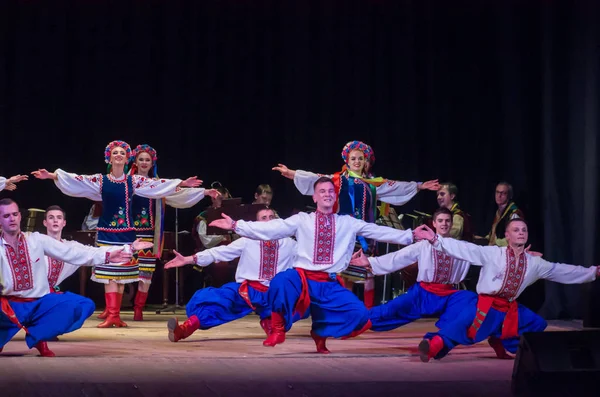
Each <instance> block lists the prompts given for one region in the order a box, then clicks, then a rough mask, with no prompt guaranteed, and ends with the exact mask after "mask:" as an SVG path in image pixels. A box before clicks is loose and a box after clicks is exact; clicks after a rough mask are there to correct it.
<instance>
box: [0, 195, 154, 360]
mask: <svg viewBox="0 0 600 397" xmlns="http://www.w3.org/2000/svg"><path fill="white" fill-rule="evenodd" d="M0 226H1V228H2V232H1V233H0V294H1V295H0V303H1V309H0V310H1V311H0V351H2V348H3V347H4V345H5V344H6V343H7V342H8V341H9V340H10V339H12V337H13V336H14V335H15V334H16V333H17V332H19V330H20V329H23V330H24V331H25V332H26V336H25V341H26V342H27V346H29V348H33V347H35V348H36V349H37V350H38V351H39V352H40V355H42V356H44V357H54V353H53V352H52V351H51V350H50V349H49V348H48V344H47V341H49V340H53V339H55V338H56V337H57V336H59V335H61V334H65V333H68V332H72V331H75V330H76V329H79V328H80V327H81V326H82V325H83V322H84V321H85V320H86V319H87V318H88V317H89V316H90V315H91V314H92V313H93V312H94V302H92V301H91V300H90V299H88V298H85V297H83V296H79V295H76V294H72V293H69V292H67V293H64V294H52V293H50V292H51V291H50V285H49V283H48V267H47V265H46V257H45V256H48V257H51V258H54V259H56V260H58V261H62V262H66V263H70V264H72V265H75V266H90V265H101V264H107V263H109V262H114V263H124V262H125V263H126V262H127V261H128V260H129V259H131V256H132V255H131V248H129V249H127V250H125V247H116V246H113V247H100V248H95V247H89V246H82V245H75V244H65V243H62V242H60V241H57V240H55V239H53V238H52V237H49V236H46V235H43V234H40V233H31V234H27V235H26V234H25V233H22V232H21V213H20V212H19V206H18V205H17V203H15V202H14V201H13V200H11V199H7V198H5V199H2V200H0ZM145 244H146V243H141V242H138V241H136V242H134V245H135V246H134V247H133V249H140V248H144V247H145Z"/></svg>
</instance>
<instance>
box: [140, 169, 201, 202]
mask: <svg viewBox="0 0 600 397" xmlns="http://www.w3.org/2000/svg"><path fill="white" fill-rule="evenodd" d="M132 178H133V179H132V182H133V189H134V192H135V194H137V195H138V196H142V197H146V198H150V199H161V198H165V197H168V196H170V195H172V194H175V193H177V192H178V191H179V189H180V188H179V186H180V185H181V184H182V183H184V182H185V181H182V180H181V179H163V178H161V179H153V178H148V177H145V176H141V175H133V176H132ZM193 178H195V177H193ZM193 178H190V179H193ZM190 179H187V180H186V181H190ZM196 181H197V180H196ZM200 182H201V181H200ZM189 183H192V182H191V181H190V182H189Z"/></svg>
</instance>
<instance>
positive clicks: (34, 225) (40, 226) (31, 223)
mask: <svg viewBox="0 0 600 397" xmlns="http://www.w3.org/2000/svg"><path fill="white" fill-rule="evenodd" d="M27 212H28V214H27V220H26V222H25V229H24V231H25V232H30V233H32V232H44V231H45V228H44V217H45V213H46V211H45V210H41V209H39V208H29V209H28V210H27Z"/></svg>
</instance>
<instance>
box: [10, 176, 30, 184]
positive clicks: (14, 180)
mask: <svg viewBox="0 0 600 397" xmlns="http://www.w3.org/2000/svg"><path fill="white" fill-rule="evenodd" d="M27 179H29V176H28V175H15V176H11V177H10V178H8V179H7V180H6V183H7V184H8V183H12V184H15V183H19V182H21V181H26V180H27Z"/></svg>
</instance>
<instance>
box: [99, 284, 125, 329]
mask: <svg viewBox="0 0 600 397" xmlns="http://www.w3.org/2000/svg"><path fill="white" fill-rule="evenodd" d="M105 297H106V304H107V306H108V316H107V317H106V319H105V320H104V321H103V322H102V323H100V324H98V328H110V327H113V326H114V327H117V328H120V327H127V323H125V322H123V321H121V300H122V299H123V294H119V293H117V292H108V293H106V294H105Z"/></svg>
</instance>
